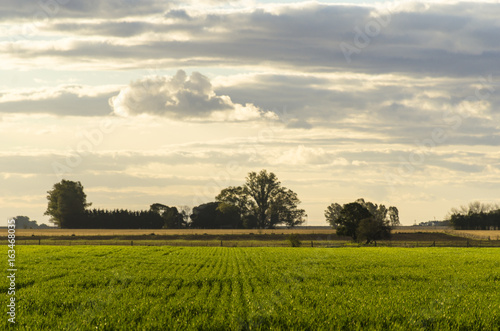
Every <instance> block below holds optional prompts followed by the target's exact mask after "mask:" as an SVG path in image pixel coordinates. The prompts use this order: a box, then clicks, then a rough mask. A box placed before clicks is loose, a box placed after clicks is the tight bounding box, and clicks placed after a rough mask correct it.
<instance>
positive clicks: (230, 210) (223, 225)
mask: <svg viewBox="0 0 500 331" xmlns="http://www.w3.org/2000/svg"><path fill="white" fill-rule="evenodd" d="M190 226H191V227H193V228H201V229H238V228H242V227H243V224H242V222H241V217H240V212H239V210H238V208H237V207H236V206H235V205H232V204H228V203H225V202H209V203H204V204H201V205H199V206H197V207H194V208H193V213H192V214H191V224H190Z"/></svg>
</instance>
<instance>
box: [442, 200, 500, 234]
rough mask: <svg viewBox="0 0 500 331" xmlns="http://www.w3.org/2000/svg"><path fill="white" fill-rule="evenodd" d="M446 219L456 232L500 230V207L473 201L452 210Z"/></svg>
mask: <svg viewBox="0 0 500 331" xmlns="http://www.w3.org/2000/svg"><path fill="white" fill-rule="evenodd" d="M448 219H449V221H450V224H451V225H452V226H453V228H454V229H456V230H500V206H499V205H496V204H483V203H481V202H479V201H475V202H471V203H469V204H468V205H463V206H460V207H459V208H453V209H452V210H451V211H450V213H449V216H448Z"/></svg>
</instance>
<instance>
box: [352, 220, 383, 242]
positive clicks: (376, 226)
mask: <svg viewBox="0 0 500 331" xmlns="http://www.w3.org/2000/svg"><path fill="white" fill-rule="evenodd" d="M356 233H357V237H358V240H360V241H365V244H369V243H371V242H375V241H377V240H382V239H389V238H390V237H391V227H390V225H389V222H388V221H386V220H382V219H377V218H375V217H369V218H365V219H363V220H361V221H360V222H359V225H358V228H357V230H356Z"/></svg>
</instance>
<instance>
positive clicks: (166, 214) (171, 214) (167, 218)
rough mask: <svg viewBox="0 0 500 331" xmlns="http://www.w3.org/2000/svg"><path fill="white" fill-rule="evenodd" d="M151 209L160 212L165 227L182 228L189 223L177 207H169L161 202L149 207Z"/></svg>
mask: <svg viewBox="0 0 500 331" xmlns="http://www.w3.org/2000/svg"><path fill="white" fill-rule="evenodd" d="M149 210H150V211H152V212H155V213H158V214H159V215H160V216H161V217H162V218H163V220H164V224H163V228H164V229H181V228H184V227H186V225H187V223H186V222H185V220H184V216H183V214H181V213H180V212H179V210H177V208H176V207H169V206H165V205H162V204H161V203H154V204H152V205H151V206H150V207H149Z"/></svg>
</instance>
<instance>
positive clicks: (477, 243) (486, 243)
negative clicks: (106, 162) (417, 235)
mask: <svg viewBox="0 0 500 331" xmlns="http://www.w3.org/2000/svg"><path fill="white" fill-rule="evenodd" d="M0 243H2V244H5V245H6V244H7V241H6V240H1V241H0ZM16 245H18V246H25V245H26V246H28V245H44V246H46V245H52V246H101V245H102V246H105V245H106V246H185V247H216V246H219V247H289V246H291V244H290V242H289V241H286V240H285V241H284V240H281V241H246V240H183V241H169V240H68V239H31V240H17V241H16ZM301 246H302V247H323V248H331V247H408V248H417V247H500V240H468V239H466V240H463V241H462V240H455V241H379V242H376V243H371V244H369V245H364V244H358V243H353V242H345V241H338V240H337V241H323V240H321V241H319V240H318V241H314V240H313V241H304V240H303V241H301Z"/></svg>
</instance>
